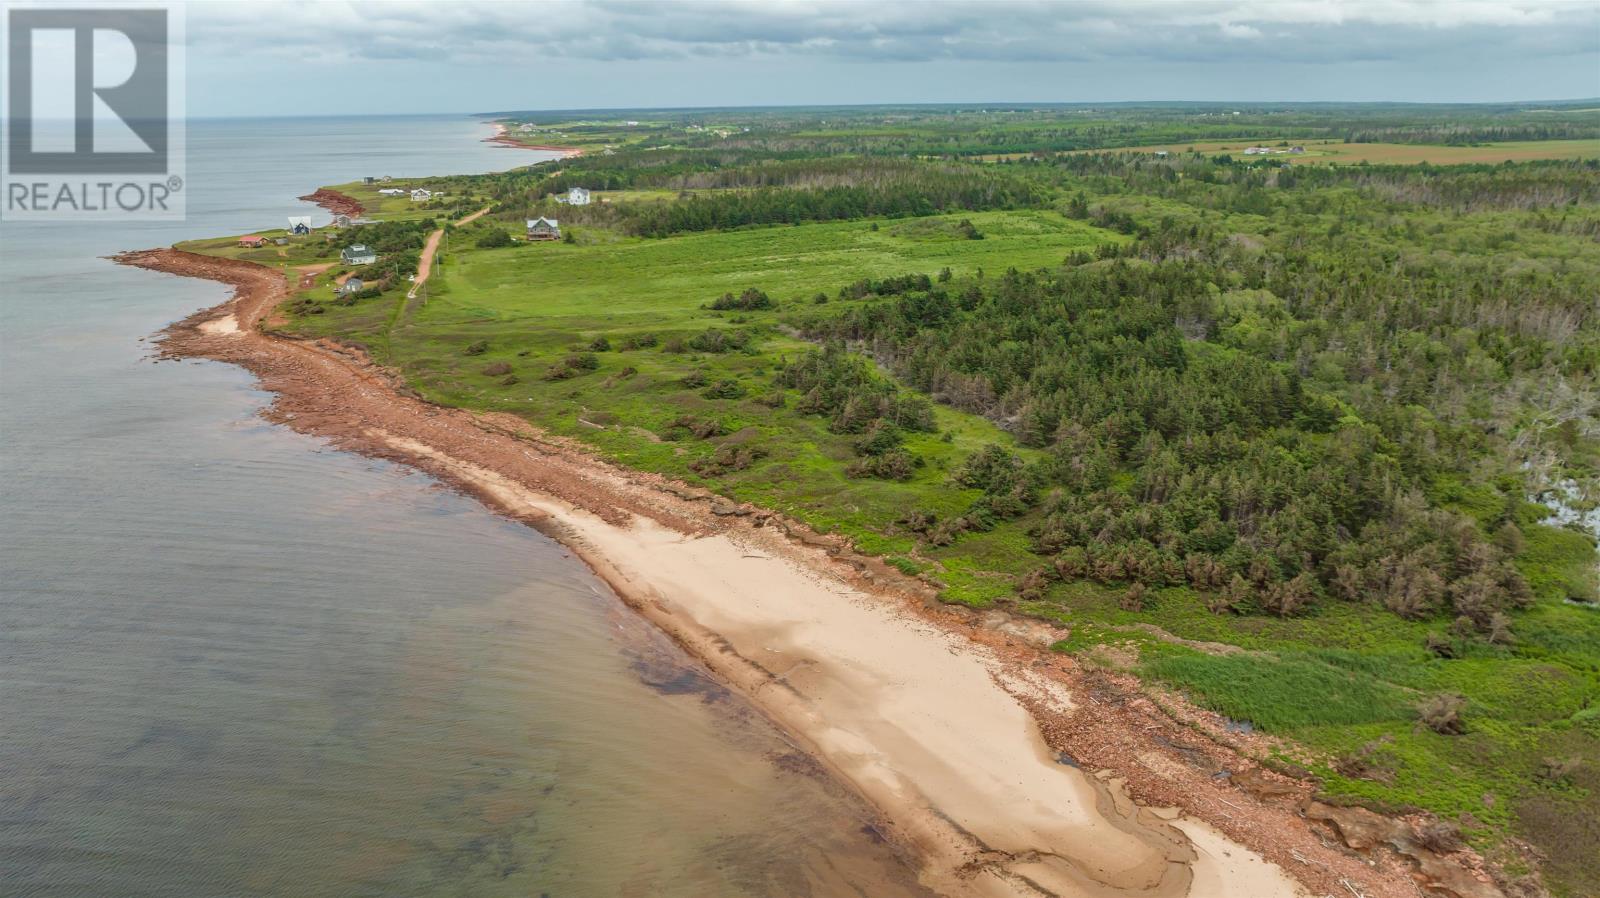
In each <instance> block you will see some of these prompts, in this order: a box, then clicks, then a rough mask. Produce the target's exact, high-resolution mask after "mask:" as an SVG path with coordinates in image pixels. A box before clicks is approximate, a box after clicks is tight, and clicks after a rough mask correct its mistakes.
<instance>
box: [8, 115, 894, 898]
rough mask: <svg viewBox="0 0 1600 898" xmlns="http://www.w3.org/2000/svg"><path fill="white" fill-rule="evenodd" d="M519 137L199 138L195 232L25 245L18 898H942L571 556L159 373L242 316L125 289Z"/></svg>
mask: <svg viewBox="0 0 1600 898" xmlns="http://www.w3.org/2000/svg"><path fill="white" fill-rule="evenodd" d="M487 133H488V128H487V127H486V126H485V125H483V124H482V123H480V122H479V121H477V120H474V119H467V118H454V117H425V118H389V119H383V118H358V119H285V120H252V121H219V122H197V123H193V124H191V126H190V130H189V147H190V149H189V153H190V159H189V184H188V188H187V189H188V190H189V192H190V193H189V199H188V203H189V218H188V220H187V221H185V222H180V223H158V224H152V223H126V224H118V223H108V224H93V225H86V226H76V227H64V226H60V225H35V224H29V225H21V226H19V225H16V224H11V223H5V224H0V895H4V896H7V898H21V896H62V898H96V896H118V898H132V896H174V898H207V896H284V898H315V896H369V895H370V896H423V895H429V896H431V895H456V896H542V895H548V896H551V898H564V896H613V895H618V896H621V895H627V896H633V895H638V896H646V895H652V896H653V895H670V896H725V895H726V896H732V895H773V896H790V895H842V894H870V895H894V894H909V893H910V891H911V890H909V889H902V888H901V885H900V883H901V882H902V881H903V879H904V878H905V876H906V873H905V870H904V868H903V866H902V865H901V863H900V862H899V860H898V859H896V858H895V857H893V856H892V855H890V853H889V851H888V849H887V848H885V847H883V846H880V845H878V844H876V842H875V841H874V839H872V838H871V835H870V831H866V830H863V828H862V827H863V824H864V823H865V821H866V819H867V818H866V815H865V814H864V812H863V810H862V809H861V808H860V806H859V805H858V804H857V803H856V802H855V801H854V799H853V798H851V797H850V796H848V795H845V794H843V793H842V792H840V791H839V790H838V789H836V788H835V787H833V786H831V785H829V784H828V783H827V782H825V781H824V780H822V779H821V778H819V777H817V776H815V775H814V774H813V773H812V772H809V768H808V765H807V764H806V763H805V762H804V759H803V757H802V756H799V755H798V754H796V753H794V752H793V749H792V747H791V746H789V745H788V744H787V743H786V742H785V741H784V739H783V738H782V737H781V736H780V735H779V734H778V733H777V732H776V731H775V730H774V729H773V728H772V727H771V726H770V725H768V724H767V723H766V722H765V721H764V720H763V719H762V718H760V717H759V716H758V715H755V714H754V713H752V712H751V711H750V710H749V709H748V708H747V707H746V706H744V705H743V704H742V703H741V702H739V701H738V700H737V699H735V698H733V697H731V696H729V695H726V694H725V693H723V692H722V691H721V690H719V689H718V688H717V687H716V686H715V685H714V684H713V683H711V682H709V681H708V680H706V679H705V678H704V677H703V676H701V675H700V674H699V672H698V670H697V668H696V667H695V666H694V665H693V664H692V663H690V662H689V661H688V660H687V659H686V658H684V657H683V656H682V655H681V654H680V653H679V652H677V650H676V649H675V648H674V647H673V646H671V645H669V644H667V643H666V642H665V640H663V639H661V638H660V637H659V636H658V635H656V634H655V633H654V631H652V630H650V629H649V628H647V627H646V626H644V625H643V624H641V623H639V622H638V621H636V620H635V619H633V618H632V617H631V616H630V615H629V614H628V613H627V612H626V611H625V610H624V609H623V608H621V607H620V605H619V603H618V602H617V600H616V599H615V597H614V596H612V595H611V594H610V593H609V592H608V591H607V590H606V589H605V587H604V586H602V585H601V584H600V583H599V582H598V581H597V580H596V579H595V578H594V577H593V576H591V575H590V574H589V573H588V571H587V570H586V569H584V568H583V567H582V566H581V565H580V564H579V563H578V562H577V561H575V560H574V559H572V558H570V557H569V556H568V554H567V553H566V552H564V551H563V550H562V548H561V547H560V546H558V545H556V544H554V543H552V542H550V541H549V540H547V539H545V538H543V537H541V536H539V535H538V534H535V533H533V532H531V531H529V530H526V529H524V528H521V527H518V526H515V525H512V524H509V523H507V522H505V521H502V520H499V519H497V518H495V517H493V516H491V515H489V514H488V513H487V512H485V511H483V510H482V509H481V508H479V507H478V506H477V505H476V504H475V503H473V502H471V501H469V500H466V499H463V498H461V497H458V496H456V495H454V494H452V493H450V492H447V491H445V490H443V489H441V488H439V487H438V486H437V485H436V484H435V483H433V482H432V481H430V480H429V479H427V478H426V477H423V476H420V475H416V474H411V473H407V472H406V471H404V470H403V469H400V468H397V467H395V466H392V465H388V464H384V463H378V462H373V461H369V460H365V459H362V458H358V457H354V456H349V455H345V454H342V453H338V452H334V451H331V450H329V449H327V448H326V447H325V446H323V445H322V444H321V443H319V442H318V441H317V440H314V439H311V438H308V437H303V436H300V435H297V434H294V433H290V432H288V431H285V430H281V429H278V428H275V427H271V426H268V425H266V424H264V423H263V422H261V421H260V420H259V419H257V418H256V417H255V413H256V411H257V410H258V409H259V408H261V406H262V405H263V404H264V403H265V402H266V399H267V397H266V396H265V395H263V394H262V393H260V392H259V391H257V390H255V389H254V388H253V386H252V384H251V380H250V378H249V376H248V375H247V374H245V373H244V372H243V371H240V370H238V369H235V368H231V367H227V366H224V365H218V364H212V363H193V364H190V363H184V364H173V363H162V364H155V363H152V362H151V361H149V359H148V349H149V347H148V345H147V344H144V343H141V342H140V338H141V337H142V336H145V335H149V334H152V333H154V332H156V331H158V330H159V329H160V328H161V327H163V326H164V325H165V324H167V323H169V322H171V321H173V320H175V319H178V318H181V317H184V316H185V315H187V314H188V313H189V312H191V311H193V310H195V309H197V308H201V307H204V306H209V305H213V304H215V303H216V302H218V301H220V300H221V299H223V298H224V297H225V292H224V290H223V289H222V288H220V287H219V286H217V285H215V284H208V283H204V282H198V281H189V280H183V279H178V278H173V277H168V276H163V275H159V274H154V273H151V272H145V271H141V270H135V269H128V268H122V267H118V266H115V265H112V264H111V263H109V262H106V261H104V260H102V259H100V258H99V257H101V256H104V255H107V254H109V253H113V252H116V251H118V250H123V249H139V248H145V247H151V246H158V245H166V244H170V243H172V242H173V241H175V240H179V239H185V238H189V237H196V236H202V235H207V234H217V233H236V232H241V231H245V230H249V229H252V228H256V227H267V226H281V224H282V223H283V219H284V217H285V216H286V215H290V214H296V213H303V212H305V211H308V208H307V207H306V206H305V205H304V204H301V203H297V202H296V201H295V199H294V197H295V196H297V195H299V194H302V193H307V192H309V191H310V190H311V189H312V188H314V187H316V186H318V185H320V184H329V183H337V182H342V181H349V180H354V179H356V178H359V177H361V176H363V175H367V174H383V173H388V174H393V175H402V176H403V175H426V174H434V173H453V172H469V171H492V170H500V169H506V168H511V167H514V166H517V165H523V164H527V163H529V162H532V161H536V160H537V159H539V158H541V157H540V156H539V155H536V154H534V153H529V152H525V151H518V150H512V149H503V148H498V147H494V146H492V145H489V144H485V143H481V142H480V138H481V137H483V136H485V135H486V134H487ZM317 217H318V220H319V221H322V220H325V219H326V217H327V216H326V215H325V214H322V213H320V211H319V212H318V214H317Z"/></svg>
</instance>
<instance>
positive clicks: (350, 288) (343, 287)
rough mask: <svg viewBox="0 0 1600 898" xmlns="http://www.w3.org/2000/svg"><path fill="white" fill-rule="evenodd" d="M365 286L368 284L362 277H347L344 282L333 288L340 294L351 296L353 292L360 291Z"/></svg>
mask: <svg viewBox="0 0 1600 898" xmlns="http://www.w3.org/2000/svg"><path fill="white" fill-rule="evenodd" d="M365 286H367V285H366V284H365V283H363V282H362V280H361V279H360V278H345V281H344V283H342V284H340V285H339V286H337V287H334V288H333V292H334V293H335V294H337V295H339V296H349V295H350V294H352V293H360V292H361V290H362V288H363V287H365Z"/></svg>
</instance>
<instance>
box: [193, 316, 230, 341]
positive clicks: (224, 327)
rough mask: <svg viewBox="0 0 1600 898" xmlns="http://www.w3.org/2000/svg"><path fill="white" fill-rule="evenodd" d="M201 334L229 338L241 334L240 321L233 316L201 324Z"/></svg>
mask: <svg viewBox="0 0 1600 898" xmlns="http://www.w3.org/2000/svg"><path fill="white" fill-rule="evenodd" d="M200 332H201V333H204V334H210V335H212V336H214V337H227V336H231V335H233V334H237V333H238V332H239V319H237V318H235V317H233V316H232V315H224V316H222V317H221V318H213V319H211V320H210V321H202V322H200Z"/></svg>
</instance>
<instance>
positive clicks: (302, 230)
mask: <svg viewBox="0 0 1600 898" xmlns="http://www.w3.org/2000/svg"><path fill="white" fill-rule="evenodd" d="M289 233H290V234H292V235H293V236H295V237H304V236H305V235H307V234H309V233H311V216H309V215H291V216H289Z"/></svg>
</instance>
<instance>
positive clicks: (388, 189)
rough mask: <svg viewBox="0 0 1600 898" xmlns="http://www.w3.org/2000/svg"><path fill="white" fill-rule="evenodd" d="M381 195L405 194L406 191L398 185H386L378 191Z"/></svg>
mask: <svg viewBox="0 0 1600 898" xmlns="http://www.w3.org/2000/svg"><path fill="white" fill-rule="evenodd" d="M378 195H379V196H405V195H406V192H405V191H404V190H401V189H400V188H398V187H384V188H382V189H380V190H379V191H378Z"/></svg>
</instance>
